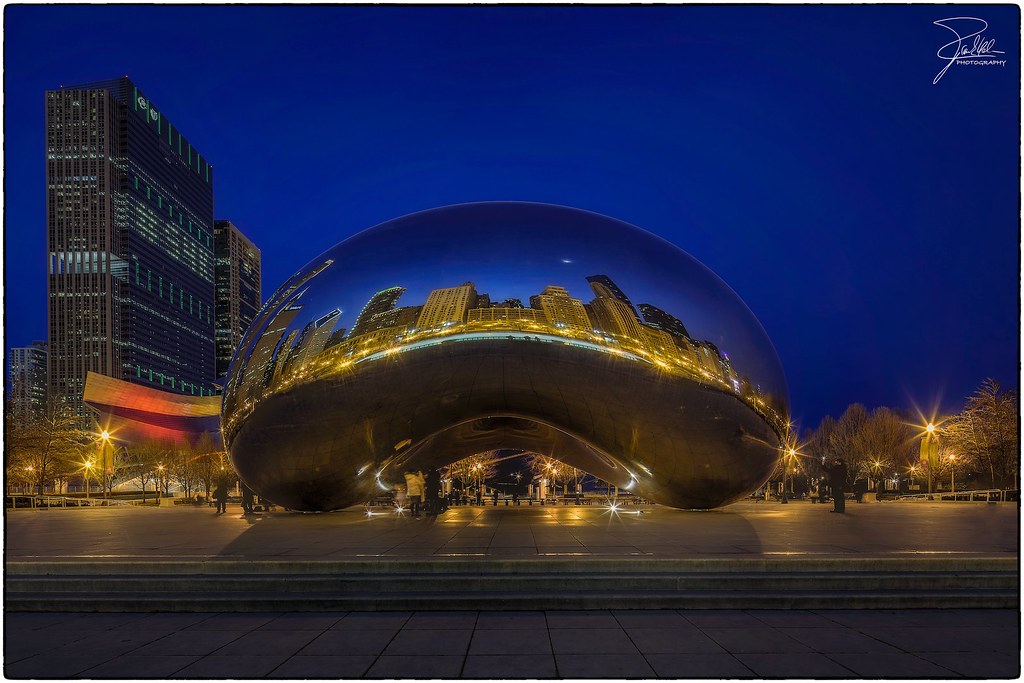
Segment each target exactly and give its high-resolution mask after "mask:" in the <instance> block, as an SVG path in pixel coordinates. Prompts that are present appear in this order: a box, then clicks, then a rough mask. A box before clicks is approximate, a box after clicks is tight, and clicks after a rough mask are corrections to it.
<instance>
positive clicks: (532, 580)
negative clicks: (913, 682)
mask: <svg viewBox="0 0 1024 683" xmlns="http://www.w3.org/2000/svg"><path fill="white" fill-rule="evenodd" d="M1017 585H1018V578H1017V573H1016V572H1008V571H994V572H984V571H972V572H967V571H954V572H900V573H894V572H827V573H812V572H799V573H777V572H772V573H739V572H735V573H715V572H708V573H692V572H691V573H680V574H675V573H660V574H646V573H630V574H625V573H622V574H608V573H602V574H585V575H580V574H574V575H566V574H552V573H548V574H526V575H517V574H512V575H492V574H491V575H479V574H475V575H474V574H386V575H352V574H348V575H344V574H343V575H339V576H327V575H303V574H260V575H251V574H218V575H183V574H163V575H161V574H150V575H143V576H135V575H128V574H126V575H120V576H93V575H71V574H58V575H50V576H28V575H9V576H8V578H7V581H6V589H7V592H8V595H10V594H20V593H65V592H79V593H103V592H116V591H129V592H135V593H142V592H161V591H166V590H168V587H169V586H173V587H174V590H176V591H179V592H181V593H189V592H203V593H213V592H232V591H241V592H260V591H268V592H271V591H272V592H283V593H324V594H337V593H371V592H372V593H382V594H392V593H406V592H413V593H441V592H449V591H451V589H452V587H453V586H458V588H459V590H460V591H462V592H467V593H468V592H474V591H481V592H493V591H502V592H515V591H528V592H534V593H536V592H544V591H547V592H556V591H572V592H586V591H613V592H614V591H627V590H628V591H669V590H679V591H701V590H721V591H757V590H787V591H799V590H834V591H850V590H875V591H885V592H890V593H891V592H895V591H914V590H917V589H920V588H921V587H922V586H926V587H928V588H929V589H931V590H968V589H986V590H987V589H996V590H998V589H1004V590H1009V589H1013V588H1015V587H1016V586H1017Z"/></svg>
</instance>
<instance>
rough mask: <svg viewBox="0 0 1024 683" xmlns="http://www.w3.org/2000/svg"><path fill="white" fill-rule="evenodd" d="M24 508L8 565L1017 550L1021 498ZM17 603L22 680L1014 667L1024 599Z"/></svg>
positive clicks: (7, 638)
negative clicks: (687, 604) (490, 607)
mask: <svg viewBox="0 0 1024 683" xmlns="http://www.w3.org/2000/svg"><path fill="white" fill-rule="evenodd" d="M828 509H829V507H826V506H822V505H812V504H810V503H807V502H803V501H798V502H793V503H791V504H789V505H780V504H778V503H763V502H762V503H752V502H750V503H748V502H744V503H739V504H735V505H732V506H729V507H727V508H723V509H719V510H712V511H707V512H693V511H682V510H673V509H669V508H662V507H652V508H642V510H643V513H642V514H637V513H638V512H640V510H641V509H628V508H627V509H626V510H623V511H622V512H620V513H617V514H613V513H611V512H609V511H607V510H604V509H600V508H599V507H576V506H569V507H564V506H558V507H548V506H545V507H543V508H541V507H538V506H536V505H535V506H533V507H526V506H521V507H519V508H514V507H511V508H505V507H504V506H499V507H497V508H494V507H490V506H489V507H486V508H453V509H451V510H449V511H448V512H447V513H445V514H444V515H442V516H440V517H439V518H437V519H436V520H430V519H416V520H413V519H410V518H409V517H408V516H407V515H398V514H394V513H390V512H389V513H384V514H380V515H373V516H367V515H366V514H365V512H364V511H363V510H362V509H349V510H345V511H341V512H336V513H329V514H314V515H307V514H297V513H289V512H284V511H281V512H273V513H268V514H263V515H257V516H252V517H249V518H244V517H243V516H242V515H241V514H240V510H239V509H238V508H237V507H232V508H229V512H228V514H226V515H220V516H217V515H215V514H214V511H213V510H212V508H192V507H180V506H179V507H175V508H173V509H168V508H141V509H129V508H84V509H80V510H79V509H69V510H60V509H51V510H16V511H8V513H7V515H6V560H7V561H8V562H34V561H39V562H53V561H68V562H78V561H89V562H95V561H101V562H111V563H117V562H120V561H125V560H131V561H133V562H138V561H152V562H155V563H159V562H165V561H169V560H189V559H191V560H196V561H201V562H216V561H218V560H224V561H235V562H237V561H238V560H240V559H246V558H248V559H261V560H278V561H285V562H287V561H310V560H324V559H335V560H339V559H340V560H345V559H354V558H366V557H376V558H404V559H407V560H408V559H416V558H431V559H440V558H445V557H451V558H461V559H463V560H464V559H466V558H467V556H468V557H473V556H483V557H488V558H503V557H515V558H521V557H533V558H538V557H558V556H592V557H605V558H607V557H630V558H635V559H636V561H637V562H642V561H643V560H644V558H662V557H664V558H692V557H709V558H723V557H737V558H739V557H743V558H757V557H772V556H783V557H793V556H796V557H807V558H820V559H821V560H823V561H827V560H828V559H829V558H868V559H870V558H874V557H935V556H943V557H1002V558H1006V557H1011V558H1012V557H1016V556H1017V552H1018V508H1017V506H1016V505H1014V504H997V505H987V504H972V503H962V504H953V503H871V504H864V505H856V504H851V505H849V506H848V507H847V514H845V515H835V514H830V513H829V512H828ZM884 607H885V605H879V609H868V610H829V609H826V610H817V609H816V610H598V611H593V610H592V611H548V612H528V611H517V612H501V611H486V612H485V611H479V612H478V611H462V612H373V613H371V612H335V613H332V612H317V613H294V612H290V613H284V612H274V613H174V614H166V613H164V614H146V613H133V614H117V613H104V614H76V613H31V612H23V613H6V614H5V617H4V674H5V676H6V677H8V678H12V679H26V678H48V679H53V678H97V679H102V678H250V679H252V678H289V679H296V678H315V679H316V678H319V679H337V678H357V677H366V678H419V679H423V678H458V677H463V678H475V679H488V678H568V679H580V678H656V677H659V678H937V679H946V678H949V679H954V678H961V677H966V678H1016V677H1018V676H1019V673H1020V615H1019V611H1018V610H1005V609H991V610H974V609H941V610H886V609H884Z"/></svg>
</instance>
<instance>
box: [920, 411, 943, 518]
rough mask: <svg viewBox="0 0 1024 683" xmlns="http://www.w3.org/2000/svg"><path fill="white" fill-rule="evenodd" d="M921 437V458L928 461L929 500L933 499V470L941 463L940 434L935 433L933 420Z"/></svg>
mask: <svg viewBox="0 0 1024 683" xmlns="http://www.w3.org/2000/svg"><path fill="white" fill-rule="evenodd" d="M924 431H925V434H924V437H923V438H922V439H921V460H923V461H925V462H927V463H928V500H931V499H932V471H933V470H934V469H935V468H936V467H937V466H938V464H939V436H938V434H936V433H935V425H934V424H933V423H931V422H929V423H928V425H927V426H926V427H925V428H924Z"/></svg>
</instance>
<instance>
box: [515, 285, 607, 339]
mask: <svg viewBox="0 0 1024 683" xmlns="http://www.w3.org/2000/svg"><path fill="white" fill-rule="evenodd" d="M530 308H536V309H539V310H541V311H544V316H545V317H546V318H547V319H548V322H549V323H551V324H552V325H554V326H555V327H567V328H569V329H574V330H577V331H580V332H587V331H589V330H591V329H592V328H593V327H594V325H593V323H592V322H591V320H590V316H588V315H587V309H586V308H585V307H584V305H583V302H582V301H581V300H579V299H574V298H572V297H571V296H569V292H568V290H566V289H565V287H558V286H556V285H548V286H547V287H545V288H544V290H543V291H542V292H541V293H540V294H534V295H533V296H531V297H530Z"/></svg>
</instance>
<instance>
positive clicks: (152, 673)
mask: <svg viewBox="0 0 1024 683" xmlns="http://www.w3.org/2000/svg"><path fill="white" fill-rule="evenodd" d="M198 659H199V655H121V656H120V657H117V658H115V659H112V660H110V661H108V662H104V663H103V664H100V665H99V666H94V667H93V668H91V669H86V670H85V671H83V672H82V673H81V677H82V678H126V679H134V678H167V677H168V676H170V675H172V674H174V673H176V672H178V671H180V670H181V669H184V668H185V667H186V666H188V665H189V664H191V663H192V662H195V661H196V660H198Z"/></svg>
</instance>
